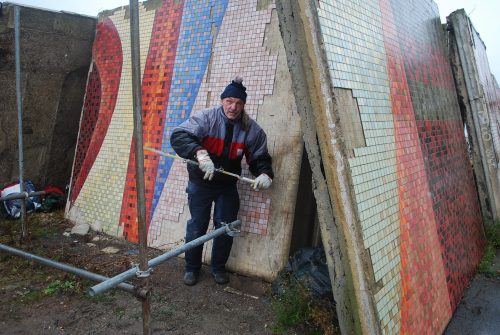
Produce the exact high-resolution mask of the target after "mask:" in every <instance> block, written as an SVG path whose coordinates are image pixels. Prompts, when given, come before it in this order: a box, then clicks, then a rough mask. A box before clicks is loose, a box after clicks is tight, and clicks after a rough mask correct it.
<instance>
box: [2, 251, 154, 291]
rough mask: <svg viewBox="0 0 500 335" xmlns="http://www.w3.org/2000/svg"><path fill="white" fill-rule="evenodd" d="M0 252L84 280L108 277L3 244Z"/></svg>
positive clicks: (123, 286)
mask: <svg viewBox="0 0 500 335" xmlns="http://www.w3.org/2000/svg"><path fill="white" fill-rule="evenodd" d="M0 250H1V251H5V252H8V253H10V254H12V255H16V256H19V257H23V258H26V259H29V260H32V261H35V262H37V263H39V264H43V265H47V266H51V267H53V268H56V269H59V270H62V271H65V272H69V273H72V274H75V275H77V276H80V277H83V278H86V279H90V280H93V281H97V282H103V281H106V280H108V279H109V278H108V277H105V276H101V275H99V274H96V273H93V272H89V271H87V270H83V269H79V268H76V267H74V266H71V265H67V264H64V263H59V262H56V261H53V260H51V259H48V258H45V257H41V256H37V255H33V254H30V253H28V252H25V251H23V250H19V249H16V248H12V247H9V246H7V245H5V244H0ZM117 287H118V288H120V289H122V290H124V291H127V292H130V293H133V294H136V295H139V296H140V295H141V294H144V293H143V292H141V291H140V290H137V289H136V287H135V286H133V285H130V284H127V283H120V284H119V285H117Z"/></svg>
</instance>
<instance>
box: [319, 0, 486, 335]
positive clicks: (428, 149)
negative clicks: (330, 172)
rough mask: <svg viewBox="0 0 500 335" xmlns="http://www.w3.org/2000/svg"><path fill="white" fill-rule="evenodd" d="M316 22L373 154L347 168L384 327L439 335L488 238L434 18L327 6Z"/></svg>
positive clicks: (406, 9) (371, 7)
mask: <svg viewBox="0 0 500 335" xmlns="http://www.w3.org/2000/svg"><path fill="white" fill-rule="evenodd" d="M318 14H319V18H320V26H321V31H322V36H323V40H324V41H325V49H326V53H327V58H328V64H329V67H330V71H331V77H332V80H333V85H334V86H335V87H338V88H344V89H350V90H351V91H352V95H353V97H354V98H355V99H356V101H357V105H358V108H359V114H360V119H361V128H360V129H362V132H363V136H364V139H365V142H366V146H364V147H356V148H354V157H353V158H351V159H350V160H349V164H350V168H351V174H352V176H353V184H354V191H355V199H356V203H357V206H358V211H359V218H360V225H361V229H362V236H363V241H364V245H365V248H366V249H367V250H368V252H369V255H370V257H371V262H372V266H373V273H374V280H375V282H376V287H379V289H378V290H377V292H375V296H374V300H375V305H376V310H377V313H378V316H379V319H380V326H381V328H382V330H383V332H384V333H386V334H399V333H403V334H422V333H432V334H438V333H440V332H442V331H443V330H444V328H445V327H446V325H447V323H448V321H449V319H450V317H451V314H452V312H453V311H454V309H455V308H456V306H457V304H458V302H459V301H460V299H461V296H462V293H463V290H464V289H465V287H466V286H467V285H468V283H469V280H470V278H471V276H472V275H473V273H474V271H475V267H476V266H477V264H478V262H479V260H480V258H481V256H482V250H483V246H484V240H483V239H484V233H483V230H482V221H481V214H480V209H479V202H478V199H477V192H476V190H475V186H474V179H473V175H472V169H471V166H470V164H469V160H468V158H467V157H468V156H467V148H466V143H465V139H464V136H463V122H462V120H461V117H460V109H459V107H458V103H457V98H456V92H455V86H454V82H453V76H452V73H451V67H450V64H449V62H448V59H447V54H446V49H445V45H446V44H445V42H444V33H443V31H442V29H441V26H440V20H439V13H438V9H437V6H436V5H435V4H434V3H433V2H432V1H430V0H427V1H402V0H371V1H364V2H353V1H347V0H339V1H335V2H330V1H320V2H319V10H318ZM340 113H342V111H340Z"/></svg>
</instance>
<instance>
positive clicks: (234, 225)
mask: <svg viewBox="0 0 500 335" xmlns="http://www.w3.org/2000/svg"><path fill="white" fill-rule="evenodd" d="M240 226H241V221H240V220H236V221H233V222H231V223H229V224H227V225H224V226H222V227H220V228H218V229H216V230H214V231H212V232H210V233H208V234H206V235H203V236H201V237H199V238H197V239H195V240H192V241H191V242H188V243H186V244H184V245H183V246H180V247H178V248H175V249H173V250H170V251H169V252H166V253H164V254H163V255H160V256H158V257H155V258H153V259H151V260H150V261H149V263H148V265H149V267H150V268H153V267H155V266H157V265H160V264H161V263H163V262H165V261H167V260H169V259H170V258H173V257H175V256H178V255H180V254H182V253H184V252H186V251H187V250H190V249H192V248H194V247H197V246H199V245H202V244H203V243H205V242H207V241H210V240H211V239H214V238H216V237H217V236H220V235H223V234H224V233H229V234H231V233H233V232H235V231H237V229H238V228H239V227H240ZM136 273H137V268H132V269H129V270H127V271H125V272H122V273H120V274H118V275H116V276H114V277H113V278H111V279H108V280H106V281H103V282H102V283H99V284H97V285H95V286H93V287H91V288H90V289H89V291H88V292H89V295H90V296H94V295H96V294H99V293H103V292H105V291H107V290H109V289H111V288H113V287H115V286H116V285H118V284H119V283H121V282H124V281H125V280H127V279H130V278H132V277H134V276H135V275H136Z"/></svg>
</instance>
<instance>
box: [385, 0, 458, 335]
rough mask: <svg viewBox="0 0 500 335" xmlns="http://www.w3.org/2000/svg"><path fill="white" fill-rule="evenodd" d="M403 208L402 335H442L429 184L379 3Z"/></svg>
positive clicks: (446, 306)
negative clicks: (426, 334)
mask: <svg viewBox="0 0 500 335" xmlns="http://www.w3.org/2000/svg"><path fill="white" fill-rule="evenodd" d="M380 7H381V10H382V17H383V18H384V19H383V20H382V27H383V34H384V45H385V49H386V53H387V68H388V74H389V81H390V82H391V85H390V86H391V87H390V93H391V101H392V113H393V117H394V127H395V139H396V161H397V176H398V189H399V202H400V248H401V249H400V250H401V253H400V257H401V286H402V292H401V306H400V311H401V333H402V334H424V333H435V334H437V333H441V332H442V331H443V330H444V327H445V326H446V324H447V323H448V320H449V318H450V316H451V307H450V301H449V296H448V291H447V287H446V277H445V273H444V268H443V261H442V257H441V252H440V250H441V249H440V244H439V238H438V235H437V232H436V218H435V214H434V211H433V208H432V201H431V198H430V196H429V186H428V178H427V176H426V173H425V165H424V157H423V155H422V151H421V149H420V140H419V135H418V130H417V124H416V120H415V114H414V111H413V105H412V100H411V95H410V90H409V87H408V82H407V75H406V73H405V68H404V60H403V55H402V52H401V49H400V46H399V44H398V42H397V41H399V36H398V30H397V29H396V26H395V23H394V22H395V20H394V15H393V13H392V9H391V3H390V0H380Z"/></svg>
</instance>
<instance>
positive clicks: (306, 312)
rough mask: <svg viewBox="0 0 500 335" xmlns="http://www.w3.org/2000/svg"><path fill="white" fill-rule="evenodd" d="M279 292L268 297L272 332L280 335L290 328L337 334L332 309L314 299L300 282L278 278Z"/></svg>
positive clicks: (312, 332) (325, 303) (287, 278)
mask: <svg viewBox="0 0 500 335" xmlns="http://www.w3.org/2000/svg"><path fill="white" fill-rule="evenodd" d="M279 280H280V281H281V283H280V288H279V293H277V294H274V295H273V296H272V297H271V305H272V309H273V311H274V315H275V318H276V322H275V324H273V325H272V327H271V330H272V331H273V333H275V334H282V333H284V332H286V331H287V330H289V329H308V333H309V334H325V335H334V334H340V332H339V331H338V330H337V327H336V326H335V323H334V320H335V308H334V307H333V306H332V305H331V304H330V303H329V302H325V301H323V300H321V299H318V298H314V297H313V296H312V295H311V294H310V293H309V292H308V291H307V290H306V289H305V288H304V286H303V285H302V284H301V283H300V282H297V281H296V280H294V279H291V278H289V277H284V276H280V279H279Z"/></svg>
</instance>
